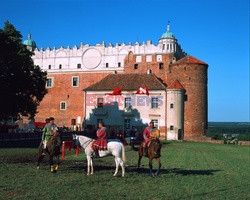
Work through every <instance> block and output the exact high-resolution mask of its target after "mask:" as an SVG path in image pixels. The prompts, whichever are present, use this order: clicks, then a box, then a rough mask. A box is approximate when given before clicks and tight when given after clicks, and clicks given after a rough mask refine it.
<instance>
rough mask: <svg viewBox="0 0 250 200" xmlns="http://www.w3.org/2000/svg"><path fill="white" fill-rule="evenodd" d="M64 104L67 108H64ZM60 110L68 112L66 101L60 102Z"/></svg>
mask: <svg viewBox="0 0 250 200" xmlns="http://www.w3.org/2000/svg"><path fill="white" fill-rule="evenodd" d="M63 103H64V105H65V108H62V104H63ZM60 110H67V102H66V101H61V102H60Z"/></svg>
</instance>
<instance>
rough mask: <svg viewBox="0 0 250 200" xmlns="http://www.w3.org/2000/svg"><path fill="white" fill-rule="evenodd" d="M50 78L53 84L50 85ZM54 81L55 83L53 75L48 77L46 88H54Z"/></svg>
mask: <svg viewBox="0 0 250 200" xmlns="http://www.w3.org/2000/svg"><path fill="white" fill-rule="evenodd" d="M48 79H51V86H48V82H47V81H48ZM53 83H54V78H53V77H47V80H46V88H52V87H53Z"/></svg>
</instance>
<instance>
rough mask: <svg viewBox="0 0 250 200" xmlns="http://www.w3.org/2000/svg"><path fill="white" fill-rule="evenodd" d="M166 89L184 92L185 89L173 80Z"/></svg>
mask: <svg viewBox="0 0 250 200" xmlns="http://www.w3.org/2000/svg"><path fill="white" fill-rule="evenodd" d="M167 89H181V90H185V88H184V87H183V86H182V85H181V83H180V82H179V81H178V80H175V81H174V82H173V83H172V84H171V85H169V86H168V87H167Z"/></svg>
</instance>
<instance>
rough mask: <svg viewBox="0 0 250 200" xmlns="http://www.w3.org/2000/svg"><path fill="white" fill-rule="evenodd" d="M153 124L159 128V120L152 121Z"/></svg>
mask: <svg viewBox="0 0 250 200" xmlns="http://www.w3.org/2000/svg"><path fill="white" fill-rule="evenodd" d="M151 122H154V126H155V128H159V124H158V119H152V120H151Z"/></svg>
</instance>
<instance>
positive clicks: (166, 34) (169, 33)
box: [161, 24, 174, 39]
mask: <svg viewBox="0 0 250 200" xmlns="http://www.w3.org/2000/svg"><path fill="white" fill-rule="evenodd" d="M162 38H174V34H173V33H172V32H171V31H170V25H169V24H168V26H167V32H165V33H163V34H162V36H161V39H162Z"/></svg>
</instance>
